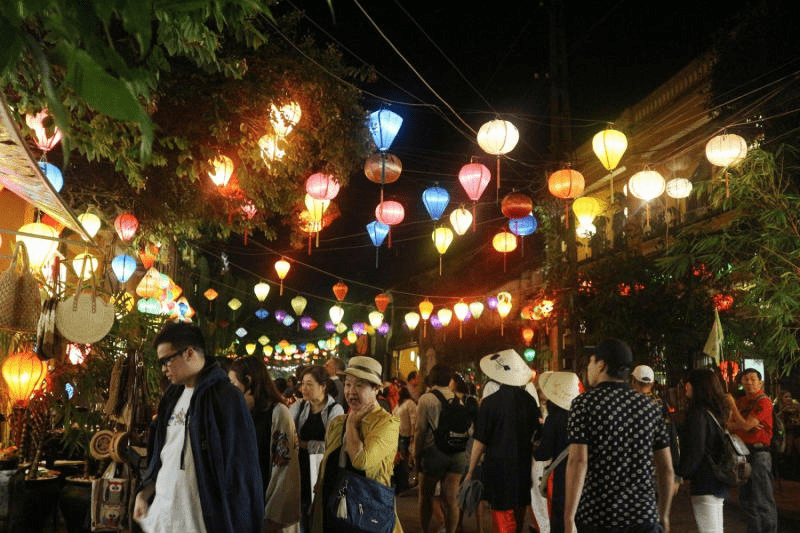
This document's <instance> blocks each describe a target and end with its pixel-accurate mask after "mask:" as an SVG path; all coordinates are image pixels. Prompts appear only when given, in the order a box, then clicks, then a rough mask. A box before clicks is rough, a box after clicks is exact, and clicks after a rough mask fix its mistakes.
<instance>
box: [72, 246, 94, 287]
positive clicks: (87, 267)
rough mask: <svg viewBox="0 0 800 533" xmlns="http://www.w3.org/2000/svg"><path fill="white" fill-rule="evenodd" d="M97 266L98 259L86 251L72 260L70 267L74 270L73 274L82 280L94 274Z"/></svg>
mask: <svg viewBox="0 0 800 533" xmlns="http://www.w3.org/2000/svg"><path fill="white" fill-rule="evenodd" d="M98 266H100V261H99V260H98V259H97V258H96V257H95V256H93V255H92V254H90V253H88V252H84V253H80V254H78V255H76V256H75V258H74V259H73V260H72V269H73V270H74V271H75V275H76V276H78V278H81V279H83V280H84V281H85V280H87V279H91V277H92V276H94V273H95V271H96V270H97V267H98Z"/></svg>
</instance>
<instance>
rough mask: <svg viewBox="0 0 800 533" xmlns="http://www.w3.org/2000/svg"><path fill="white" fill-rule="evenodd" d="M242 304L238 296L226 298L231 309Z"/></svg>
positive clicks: (237, 307)
mask: <svg viewBox="0 0 800 533" xmlns="http://www.w3.org/2000/svg"><path fill="white" fill-rule="evenodd" d="M241 306H242V301H241V300H239V299H238V298H231V299H230V300H228V307H230V309H231V311H236V310H238V309H239V308H240V307H241Z"/></svg>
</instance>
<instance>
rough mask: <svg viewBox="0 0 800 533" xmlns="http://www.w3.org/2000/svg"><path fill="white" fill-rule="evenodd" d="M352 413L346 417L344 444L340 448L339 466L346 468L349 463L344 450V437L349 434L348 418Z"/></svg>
mask: <svg viewBox="0 0 800 533" xmlns="http://www.w3.org/2000/svg"><path fill="white" fill-rule="evenodd" d="M348 418H350V415H347V416H346V417H344V424H342V446H341V448H340V449H339V468H344V467H345V466H346V465H347V457H346V456H345V451H344V439H345V437H346V436H347V419H348Z"/></svg>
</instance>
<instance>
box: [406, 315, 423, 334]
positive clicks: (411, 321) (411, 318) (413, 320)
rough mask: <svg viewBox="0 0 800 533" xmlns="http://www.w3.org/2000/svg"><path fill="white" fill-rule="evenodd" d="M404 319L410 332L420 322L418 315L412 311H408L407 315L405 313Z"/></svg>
mask: <svg viewBox="0 0 800 533" xmlns="http://www.w3.org/2000/svg"><path fill="white" fill-rule="evenodd" d="M404 318H405V322H406V326H408V329H409V330H410V331H414V330H415V329H417V326H418V325H419V320H420V316H419V313H415V312H414V311H409V312H408V313H406V316H405V317H404Z"/></svg>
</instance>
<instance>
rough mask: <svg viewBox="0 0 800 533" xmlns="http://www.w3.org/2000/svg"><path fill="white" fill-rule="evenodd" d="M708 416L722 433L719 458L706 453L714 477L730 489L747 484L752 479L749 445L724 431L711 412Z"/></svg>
mask: <svg viewBox="0 0 800 533" xmlns="http://www.w3.org/2000/svg"><path fill="white" fill-rule="evenodd" d="M708 414H709V416H711V419H712V420H713V421H714V423H715V424H716V425H717V427H718V428H719V430H720V431H721V432H722V451H721V452H720V455H719V457H717V459H716V460H715V459H714V458H713V457H711V455H709V454H708V453H706V457H708V460H709V462H710V463H711V471H712V472H713V473H714V477H715V478H717V481H719V482H721V483H724V484H725V485H727V486H729V487H735V486H738V485H743V484H745V483H746V482H747V480H748V479H750V463H748V462H747V456H748V455H750V450H748V449H747V445H746V444H745V443H744V442H742V439H740V438H739V437H738V435H734V434H732V433H730V432H728V430H726V429H724V428H723V427H722V426H721V425H720V423H719V422H718V421H717V417H715V416H714V415H713V414H712V413H711V412H710V411H709V412H708Z"/></svg>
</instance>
